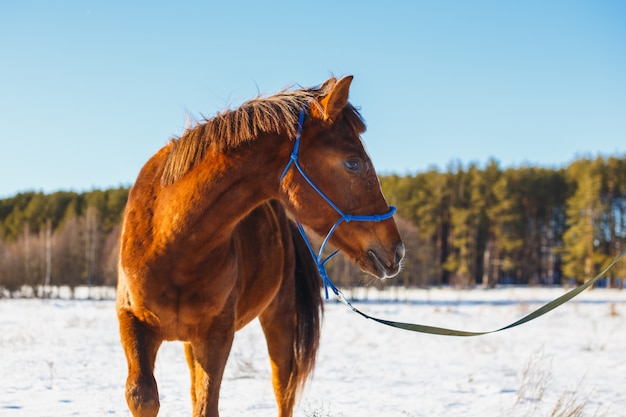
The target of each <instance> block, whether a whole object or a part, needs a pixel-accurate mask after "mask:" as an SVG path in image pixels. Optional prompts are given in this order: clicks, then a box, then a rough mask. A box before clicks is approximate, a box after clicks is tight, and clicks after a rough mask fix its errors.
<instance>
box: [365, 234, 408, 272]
mask: <svg viewBox="0 0 626 417" xmlns="http://www.w3.org/2000/svg"><path fill="white" fill-rule="evenodd" d="M405 253H406V249H405V247H404V244H403V243H402V242H399V243H398V244H397V245H396V246H395V248H394V249H393V250H391V251H383V250H380V249H377V248H370V249H369V250H368V251H367V256H368V259H369V261H370V262H369V263H370V265H371V267H372V268H364V269H366V271H367V272H370V273H371V274H372V275H375V276H376V277H377V278H380V279H387V278H391V277H394V276H396V275H398V273H399V272H400V270H401V269H402V259H404V254H405Z"/></svg>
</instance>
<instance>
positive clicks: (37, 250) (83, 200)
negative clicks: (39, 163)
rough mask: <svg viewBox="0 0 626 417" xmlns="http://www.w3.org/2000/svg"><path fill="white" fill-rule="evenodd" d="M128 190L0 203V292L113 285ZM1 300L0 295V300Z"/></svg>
mask: <svg viewBox="0 0 626 417" xmlns="http://www.w3.org/2000/svg"><path fill="white" fill-rule="evenodd" d="M127 199H128V188H122V187H120V188H116V189H110V190H106V191H99V190H95V191H91V192H86V193H74V192H56V193H52V194H48V195H46V194H43V193H40V192H39V193H34V192H29V193H21V194H18V195H16V196H15V197H12V198H8V199H4V200H0V290H2V289H3V290H4V291H6V292H9V294H11V293H12V292H14V291H18V290H20V289H22V288H23V287H24V286H26V287H31V288H32V289H33V293H34V294H35V295H41V296H44V295H45V294H44V293H43V291H45V289H46V288H49V287H50V286H61V285H64V286H69V287H70V288H72V289H73V288H74V287H76V286H79V285H115V282H116V280H117V270H116V263H117V247H118V237H119V230H120V224H121V220H122V214H123V211H124V207H125V205H126V200H127ZM1 296H2V294H1V293H0V297H1Z"/></svg>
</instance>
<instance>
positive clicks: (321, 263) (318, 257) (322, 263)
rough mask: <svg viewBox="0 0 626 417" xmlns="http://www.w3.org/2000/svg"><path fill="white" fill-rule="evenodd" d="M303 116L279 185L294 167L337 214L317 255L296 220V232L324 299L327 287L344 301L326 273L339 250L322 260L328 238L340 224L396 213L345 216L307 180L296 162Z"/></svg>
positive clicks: (376, 219) (300, 118)
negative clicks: (317, 276) (319, 280)
mask: <svg viewBox="0 0 626 417" xmlns="http://www.w3.org/2000/svg"><path fill="white" fill-rule="evenodd" d="M304 115H305V111H304V109H302V110H300V116H299V118H298V133H297V134H296V139H295V143H294V145H293V151H292V152H291V156H290V159H289V162H288V163H287V166H286V167H285V169H284V170H283V173H282V175H281V176H280V182H281V183H282V182H283V179H284V178H285V175H287V171H289V169H290V168H291V167H292V166H295V167H296V169H297V170H298V172H300V175H302V177H303V178H304V179H305V180H306V182H308V183H309V185H310V186H311V187H312V188H313V189H314V190H315V191H316V192H317V193H318V194H319V195H320V196H321V197H322V198H323V199H324V200H326V202H327V203H328V204H329V205H330V206H331V207H332V208H333V209H334V210H335V211H336V212H337V214H339V220H337V221H336V222H335V224H334V225H333V226H332V227H331V228H330V230H329V231H328V233H327V234H326V238H325V239H324V241H323V242H322V246H320V250H319V252H318V253H315V250H314V249H313V245H312V244H311V241H310V240H309V238H308V237H307V235H306V233H305V231H304V228H303V227H302V225H301V224H300V223H299V222H298V221H297V220H296V224H297V225H298V230H299V231H300V234H301V235H302V237H303V238H304V241H305V242H306V245H307V247H308V248H309V251H310V252H311V255H312V256H313V259H314V260H315V263H316V264H317V269H318V271H319V273H320V276H321V277H322V279H323V280H324V291H325V293H326V299H328V287H330V289H331V290H332V291H333V292H334V293H335V295H336V296H337V297H338V298H339V299H340V300H342V301H343V300H345V298H344V296H343V294H342V293H341V291H339V290H338V289H337V287H336V286H335V284H333V282H332V281H331V280H330V278H329V277H328V273H327V272H326V262H328V261H329V260H331V259H332V258H333V257H334V256H335V255H336V254H337V253H338V252H339V250H336V251H334V252H333V253H331V254H330V255H328V256H327V257H326V258H323V252H324V249H325V248H326V244H327V243H328V241H329V239H330V237H331V236H332V234H333V233H334V232H335V229H337V226H339V225H340V224H341V223H342V222H346V223H350V222H353V221H356V222H381V221H383V220H387V219H389V218H391V217H392V216H393V215H394V213H395V212H396V208H395V207H394V206H390V207H389V211H388V212H387V213H385V214H374V215H371V216H357V215H353V214H345V213H344V212H343V211H341V209H339V207H337V205H336V204H335V203H333V201H332V200H331V199H330V198H328V196H326V194H324V193H323V192H322V190H320V189H319V188H318V187H317V185H315V183H313V181H312V180H311V178H309V176H308V175H307V174H306V173H305V172H304V170H303V169H302V166H300V163H299V162H298V151H299V149H300V134H301V133H302V124H303V123H304Z"/></svg>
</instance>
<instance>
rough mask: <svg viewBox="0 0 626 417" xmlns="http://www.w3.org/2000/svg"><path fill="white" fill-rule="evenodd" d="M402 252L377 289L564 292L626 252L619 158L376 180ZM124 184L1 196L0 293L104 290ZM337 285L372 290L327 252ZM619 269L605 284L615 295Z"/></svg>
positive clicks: (624, 172) (625, 272)
mask: <svg viewBox="0 0 626 417" xmlns="http://www.w3.org/2000/svg"><path fill="white" fill-rule="evenodd" d="M380 181H381V185H382V188H383V191H384V193H385V196H386V197H387V199H388V201H389V203H390V204H392V205H395V206H396V207H397V208H398V211H397V215H396V221H397V222H398V226H399V227H400V230H401V233H402V236H403V239H404V241H405V244H406V247H407V255H406V259H405V263H404V267H403V271H402V272H401V273H400V275H399V276H398V277H395V278H394V279H392V280H389V281H387V282H386V283H385V285H387V286H388V285H398V286H405V287H429V286H441V285H450V286H455V287H459V288H468V287H474V286H477V285H482V286H484V287H494V286H496V285H501V284H518V285H519V284H523V285H527V284H529V285H570V284H572V283H575V282H579V283H580V282H584V281H585V280H586V279H589V278H591V277H593V276H595V275H596V274H597V273H598V272H599V271H600V270H602V269H603V267H605V266H606V265H607V264H608V263H609V262H610V261H611V260H612V259H613V258H614V257H615V256H617V255H618V254H619V253H620V252H621V251H622V250H624V249H625V248H626V158H624V157H615V156H612V157H597V158H579V159H577V160H575V161H573V162H571V163H570V164H569V165H568V166H566V167H564V168H541V167H533V166H522V167H517V168H506V169H503V168H501V167H500V166H499V165H498V163H497V162H496V161H493V160H492V161H489V162H488V163H487V164H485V166H484V167H480V166H478V165H477V164H469V165H468V166H463V165H462V164H460V163H452V164H450V165H449V166H448V167H447V169H446V170H445V171H440V170H437V169H432V170H429V171H426V172H420V173H417V174H411V175H396V174H393V175H383V176H381V178H380ZM128 191H129V189H128V188H125V187H119V188H114V189H108V190H104V191H102V190H92V191H89V192H83V193H76V192H55V193H51V194H44V193H41V192H26V193H20V194H17V195H15V196H14V197H10V198H6V199H2V200H0V297H2V296H10V295H12V294H14V293H15V292H17V291H20V290H23V289H24V288H31V289H32V291H31V293H32V294H35V295H39V296H45V289H46V288H49V287H51V286H69V287H70V288H75V287H76V286H83V285H87V286H114V285H115V283H116V279H117V278H116V275H117V272H116V264H117V256H118V255H117V252H118V238H119V233H120V223H121V220H122V216H123V211H124V206H125V204H126V200H127V198H128ZM328 267H329V268H328V269H329V271H328V272H329V276H330V277H331V278H332V279H333V281H334V282H335V284H337V285H338V286H340V287H343V288H350V287H353V286H358V285H371V286H374V285H381V284H380V283H379V282H378V281H377V280H375V279H373V278H371V277H369V276H367V275H365V274H363V273H362V272H360V271H359V270H358V268H356V267H355V266H354V265H352V263H351V262H350V261H349V260H348V259H346V258H345V257H343V255H341V254H340V255H338V256H337V257H335V258H334V259H333V260H332V261H330V262H329V264H328ZM624 279H626V262H624V261H622V262H620V263H618V264H617V265H616V266H615V267H614V268H613V269H612V270H611V271H610V273H609V277H608V279H607V280H605V282H604V285H607V286H612V287H619V288H621V287H622V286H623V283H624Z"/></svg>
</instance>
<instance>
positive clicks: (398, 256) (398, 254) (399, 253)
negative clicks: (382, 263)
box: [396, 242, 406, 264]
mask: <svg viewBox="0 0 626 417" xmlns="http://www.w3.org/2000/svg"><path fill="white" fill-rule="evenodd" d="M405 253H406V248H405V247H404V243H402V242H400V243H399V244H398V246H397V247H396V264H399V263H400V262H401V261H402V259H403V258H404V254H405Z"/></svg>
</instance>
